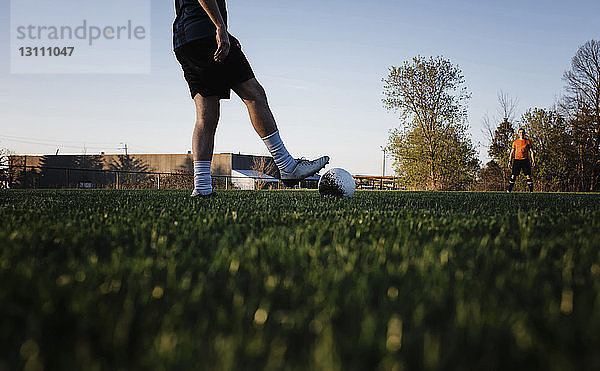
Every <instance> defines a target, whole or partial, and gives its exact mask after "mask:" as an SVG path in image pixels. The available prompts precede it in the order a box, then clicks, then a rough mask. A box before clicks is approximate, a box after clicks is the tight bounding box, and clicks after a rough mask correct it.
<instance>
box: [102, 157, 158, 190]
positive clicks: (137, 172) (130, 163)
mask: <svg viewBox="0 0 600 371" xmlns="http://www.w3.org/2000/svg"><path fill="white" fill-rule="evenodd" d="M109 168H110V169H111V170H118V171H119V185H118V186H119V187H121V186H122V187H125V188H149V187H151V184H150V183H151V182H152V180H151V178H150V176H149V175H148V174H144V173H145V172H150V171H151V170H152V169H150V168H149V167H148V165H147V164H146V163H145V162H144V161H143V160H142V159H139V158H137V157H135V156H131V155H129V154H127V155H119V156H117V158H116V159H115V160H113V162H112V163H111V164H110V165H109Z"/></svg>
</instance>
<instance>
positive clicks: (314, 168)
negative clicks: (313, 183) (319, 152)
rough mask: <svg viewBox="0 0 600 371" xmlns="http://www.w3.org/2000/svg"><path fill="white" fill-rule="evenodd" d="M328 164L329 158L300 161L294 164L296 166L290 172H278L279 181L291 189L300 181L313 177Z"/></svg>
mask: <svg viewBox="0 0 600 371" xmlns="http://www.w3.org/2000/svg"><path fill="white" fill-rule="evenodd" d="M328 163H329V156H323V157H319V158H318V159H316V160H312V161H309V160H306V159H300V160H298V161H297V162H296V166H295V167H294V169H293V170H292V171H289V172H288V171H285V170H280V171H279V173H280V174H281V181H283V184H285V185H286V187H293V186H295V185H296V184H298V183H299V182H300V181H301V180H302V179H305V178H308V177H309V176H312V175H315V174H316V173H318V172H319V170H321V169H322V168H324V167H325V165H327V164H328Z"/></svg>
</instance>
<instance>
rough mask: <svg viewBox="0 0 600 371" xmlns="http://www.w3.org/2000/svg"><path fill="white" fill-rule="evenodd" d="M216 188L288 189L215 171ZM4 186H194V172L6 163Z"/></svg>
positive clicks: (266, 179) (1, 175)
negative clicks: (13, 164) (12, 164)
mask: <svg viewBox="0 0 600 371" xmlns="http://www.w3.org/2000/svg"><path fill="white" fill-rule="evenodd" d="M212 182H213V188H214V189H219V190H223V189H225V190H227V189H247V190H251V189H284V188H286V187H285V186H284V185H283V183H282V182H281V181H280V180H279V179H275V178H273V177H270V176H268V175H264V176H231V175H218V174H216V175H212ZM317 186H318V181H316V180H304V181H302V182H300V184H298V186H296V187H295V188H305V189H314V188H317ZM0 187H1V188H54V189H56V188H59V189H60V188H64V189H67V188H97V189H98V188H99V189H102V188H104V189H193V188H194V174H193V173H191V172H155V171H127V170H106V169H85V168H66V167H48V166H29V165H23V166H3V167H1V168H0Z"/></svg>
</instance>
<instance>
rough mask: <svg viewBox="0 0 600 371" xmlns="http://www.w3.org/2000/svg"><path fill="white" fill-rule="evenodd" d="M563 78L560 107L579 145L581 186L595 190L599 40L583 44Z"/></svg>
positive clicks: (599, 161)
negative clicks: (562, 94) (563, 92)
mask: <svg viewBox="0 0 600 371" xmlns="http://www.w3.org/2000/svg"><path fill="white" fill-rule="evenodd" d="M563 79H564V81H565V90H566V92H567V95H566V96H565V97H564V98H563V101H562V104H561V106H562V109H563V114H565V115H566V117H568V119H569V122H570V131H571V133H572V135H573V141H574V144H575V146H576V148H577V153H578V156H577V157H578V161H577V162H578V163H577V173H578V178H579V179H578V181H579V189H580V190H589V191H595V190H597V189H598V188H599V187H600V42H598V41H596V40H590V41H588V42H586V43H585V44H584V45H582V46H581V47H580V48H579V50H578V51H577V54H575V56H574V57H573V59H572V60H571V69H570V70H569V71H566V72H565V73H564V75H563Z"/></svg>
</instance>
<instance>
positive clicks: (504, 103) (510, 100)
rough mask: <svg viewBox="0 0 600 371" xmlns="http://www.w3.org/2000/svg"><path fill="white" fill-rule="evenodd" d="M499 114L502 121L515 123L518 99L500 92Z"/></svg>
mask: <svg viewBox="0 0 600 371" xmlns="http://www.w3.org/2000/svg"><path fill="white" fill-rule="evenodd" d="M498 104H499V105H500V106H499V113H500V115H501V116H502V118H503V119H504V120H507V121H508V122H515V121H516V119H517V109H518V107H519V98H517V97H513V96H511V95H510V94H508V93H505V92H503V91H502V90H500V92H498Z"/></svg>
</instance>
